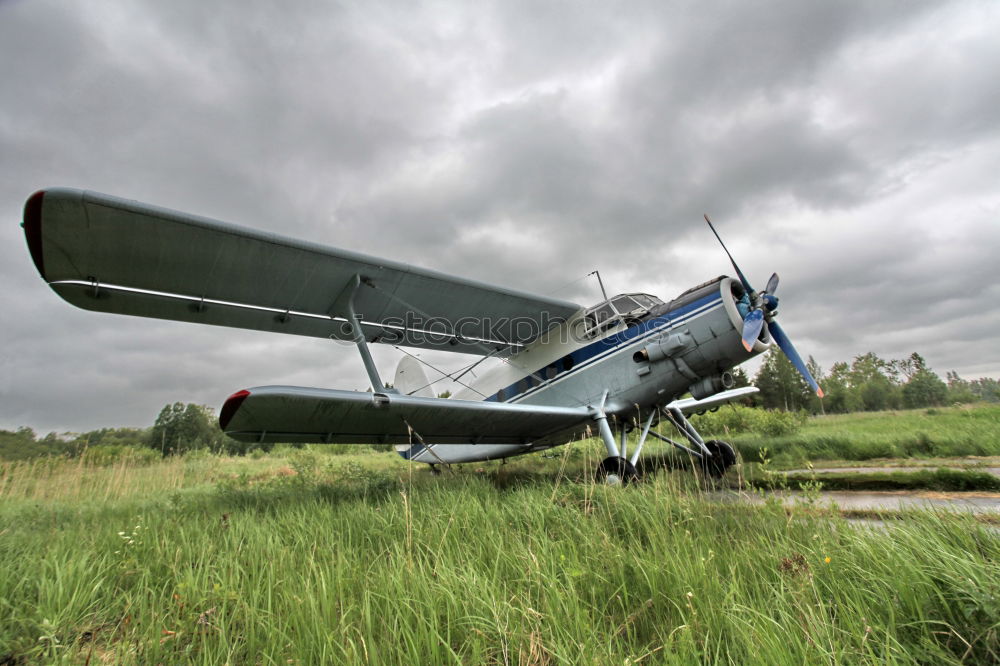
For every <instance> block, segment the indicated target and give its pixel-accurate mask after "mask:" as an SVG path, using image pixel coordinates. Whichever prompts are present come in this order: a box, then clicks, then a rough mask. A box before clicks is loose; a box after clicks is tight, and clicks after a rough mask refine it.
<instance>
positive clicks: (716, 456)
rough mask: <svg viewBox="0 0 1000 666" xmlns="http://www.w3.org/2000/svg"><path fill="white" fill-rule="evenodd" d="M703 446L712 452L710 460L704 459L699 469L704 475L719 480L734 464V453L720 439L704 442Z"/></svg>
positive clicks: (730, 447) (728, 445)
mask: <svg viewBox="0 0 1000 666" xmlns="http://www.w3.org/2000/svg"><path fill="white" fill-rule="evenodd" d="M705 446H707V447H708V450H709V451H711V452H712V457H711V458H704V459H702V461H701V469H702V471H703V472H705V474H707V475H709V476H711V477H713V478H716V479H721V478H722V476H723V475H724V474H725V473H726V470H727V469H729V468H730V467H732V466H733V465H734V464H735V463H736V451H734V450H733V447H732V446H731V445H730V444H729V443H728V442H723V441H722V440H721V439H712V440H709V441H707V442H705Z"/></svg>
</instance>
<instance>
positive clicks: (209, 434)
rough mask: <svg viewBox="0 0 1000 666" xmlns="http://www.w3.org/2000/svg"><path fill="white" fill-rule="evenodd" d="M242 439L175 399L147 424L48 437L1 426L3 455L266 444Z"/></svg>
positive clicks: (208, 411)
mask: <svg viewBox="0 0 1000 666" xmlns="http://www.w3.org/2000/svg"><path fill="white" fill-rule="evenodd" d="M268 446H269V445H255V444H247V443H244V442H238V441H236V440H235V439H233V438H231V437H227V436H226V435H225V434H224V433H223V432H222V431H221V430H220V429H219V426H218V419H217V418H216V416H215V410H213V409H212V408H211V407H206V406H205V405H196V404H194V403H187V404H185V403H182V402H175V403H173V404H169V405H166V406H164V408H163V409H161V410H160V414H159V415H158V416H157V417H156V420H155V421H154V422H153V425H152V426H151V427H149V428H100V429H98V430H91V431H90V432H84V433H62V434H58V433H54V432H50V433H49V434H47V435H45V436H44V437H39V436H38V435H36V433H35V431H34V430H33V429H31V428H28V427H23V426H22V427H20V428H18V429H17V430H15V431H10V430H0V459H5V460H23V459H27V458H35V457H38V456H44V455H62V456H69V457H76V456H79V455H82V454H84V453H85V452H87V451H92V452H93V451H99V452H105V453H108V454H110V455H112V456H113V455H114V452H115V451H116V450H122V449H124V448H126V447H132V448H137V447H143V448H148V449H152V450H153V451H155V452H157V453H159V454H160V455H162V456H169V455H175V454H182V453H188V452H191V451H199V450H205V451H211V452H213V453H228V454H244V453H247V452H248V451H249V450H250V449H252V448H267V447H268Z"/></svg>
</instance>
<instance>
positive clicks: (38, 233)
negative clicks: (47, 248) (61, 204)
mask: <svg viewBox="0 0 1000 666" xmlns="http://www.w3.org/2000/svg"><path fill="white" fill-rule="evenodd" d="M44 198H45V190H38V191H37V192H35V193H34V194H32V195H31V196H30V197H28V201H27V202H25V204H24V222H22V223H21V226H22V227H24V236H25V238H26V239H27V241H28V251H29V252H31V258H32V260H33V261H34V262H35V268H37V269H38V273H39V274H40V275H41V276H42V279H45V261H44V259H43V257H42V199H44Z"/></svg>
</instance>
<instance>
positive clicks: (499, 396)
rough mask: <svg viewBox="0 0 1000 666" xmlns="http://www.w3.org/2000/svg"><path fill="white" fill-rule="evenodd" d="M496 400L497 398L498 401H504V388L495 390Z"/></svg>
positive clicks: (505, 396)
mask: <svg viewBox="0 0 1000 666" xmlns="http://www.w3.org/2000/svg"><path fill="white" fill-rule="evenodd" d="M497 400H499V401H500V402H506V400H507V391H506V390H504V389H500V390H499V391H497Z"/></svg>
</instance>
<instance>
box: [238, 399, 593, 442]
mask: <svg viewBox="0 0 1000 666" xmlns="http://www.w3.org/2000/svg"><path fill="white" fill-rule="evenodd" d="M591 418H592V416H591V410H590V409H589V408H587V407H552V406H539V405H512V404H507V403H498V402H485V401H484V402H479V401H472V400H455V399H443V398H421V397H417V396H408V395H400V394H395V393H392V394H386V393H361V392H359V391H340V390H335V389H318V388H299V387H294V386H263V387H259V388H253V389H250V390H248V391H240V392H238V393H235V394H233V395H232V396H231V397H230V398H229V399H228V400H227V401H226V403H225V404H224V405H223V407H222V411H221V412H220V414H219V425H220V426H221V427H222V429H223V430H224V431H225V432H226V434H227V435H229V436H230V437H233V438H235V439H238V440H242V441H248V442H332V443H346V444H366V443H379V444H407V443H416V442H418V441H419V440H420V439H423V440H426V441H428V442H433V443H435V444H517V443H523V444H528V443H531V442H536V443H538V442H540V441H543V440H545V439H546V438H547V437H550V436H555V435H560V439H559V441H560V442H561V441H568V440H569V439H573V438H574V436H575V435H578V434H582V433H583V432H584V430H585V429H586V427H587V424H588V423H589V421H590V420H591ZM574 426H578V427H579V428H578V429H579V432H578V433H577V432H576V431H568V429H570V428H573V427H574ZM411 429H412V430H411ZM548 443H556V442H555V441H552V442H548Z"/></svg>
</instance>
